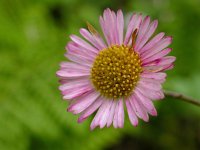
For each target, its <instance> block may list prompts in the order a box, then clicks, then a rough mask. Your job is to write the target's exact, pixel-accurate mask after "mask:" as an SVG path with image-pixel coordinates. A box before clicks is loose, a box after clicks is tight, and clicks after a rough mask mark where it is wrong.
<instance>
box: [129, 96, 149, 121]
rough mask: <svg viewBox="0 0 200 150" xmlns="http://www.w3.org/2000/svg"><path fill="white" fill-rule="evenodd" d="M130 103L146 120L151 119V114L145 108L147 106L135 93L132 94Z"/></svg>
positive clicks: (137, 113) (139, 115) (138, 114)
mask: <svg viewBox="0 0 200 150" xmlns="http://www.w3.org/2000/svg"><path fill="white" fill-rule="evenodd" d="M130 104H131V106H132V108H133V109H134V111H135V113H136V115H137V116H138V117H139V118H141V119H143V120H144V121H146V122H148V121H149V116H148V114H147V112H146V110H145V107H144V106H143V104H142V103H141V102H140V100H138V98H137V97H136V96H135V95H132V96H131V97H130Z"/></svg>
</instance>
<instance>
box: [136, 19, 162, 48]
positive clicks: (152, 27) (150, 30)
mask: <svg viewBox="0 0 200 150" xmlns="http://www.w3.org/2000/svg"><path fill="white" fill-rule="evenodd" d="M157 26H158V20H154V21H153V22H152V23H151V24H150V26H149V28H148V29H147V31H146V33H145V34H144V35H143V37H142V39H141V41H140V42H138V43H136V46H135V50H136V51H140V49H141V48H142V47H143V46H144V44H146V42H147V41H148V40H149V38H150V37H151V36H152V35H153V33H154V32H155V30H156V28H157Z"/></svg>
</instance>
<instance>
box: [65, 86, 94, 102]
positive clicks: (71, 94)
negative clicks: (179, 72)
mask: <svg viewBox="0 0 200 150" xmlns="http://www.w3.org/2000/svg"><path fill="white" fill-rule="evenodd" d="M93 89H94V88H93V87H92V85H91V84H90V83H89V84H85V85H82V86H78V87H72V88H70V89H66V90H64V91H62V94H63V99H66V100H68V99H73V98H76V97H79V96H81V95H83V94H85V93H87V92H89V91H92V90H93Z"/></svg>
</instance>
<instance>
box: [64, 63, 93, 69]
mask: <svg viewBox="0 0 200 150" xmlns="http://www.w3.org/2000/svg"><path fill="white" fill-rule="evenodd" d="M60 67H61V69H74V68H76V69H78V70H83V71H90V67H88V66H82V65H80V64H76V63H73V62H61V63H60Z"/></svg>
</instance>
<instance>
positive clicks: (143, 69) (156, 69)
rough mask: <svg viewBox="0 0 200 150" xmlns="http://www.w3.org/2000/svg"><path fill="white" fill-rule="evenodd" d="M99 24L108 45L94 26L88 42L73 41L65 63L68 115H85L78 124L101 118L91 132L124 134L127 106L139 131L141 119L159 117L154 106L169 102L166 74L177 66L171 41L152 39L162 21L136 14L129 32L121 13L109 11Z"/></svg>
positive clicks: (62, 79)
mask: <svg viewBox="0 0 200 150" xmlns="http://www.w3.org/2000/svg"><path fill="white" fill-rule="evenodd" d="M99 21H100V25H101V28H102V31H103V34H104V37H105V40H104V38H102V36H101V35H100V34H99V32H98V31H97V30H96V29H95V28H94V27H93V26H92V25H90V24H89V23H88V30H87V29H83V28H82V29H80V34H81V35H82V36H83V38H84V39H83V38H80V37H78V36H76V35H71V36H70V38H71V40H72V41H70V42H69V43H68V44H67V46H66V49H67V53H66V54H65V56H66V57H67V58H68V59H69V60H70V62H62V63H61V64H60V70H59V71H58V72H57V75H58V76H59V78H60V83H61V86H60V87H59V89H60V90H61V92H62V94H63V99H66V100H68V101H70V105H69V107H68V111H69V112H72V113H73V114H80V116H79V118H78V122H82V121H84V120H85V119H86V118H88V117H89V116H90V115H91V114H93V113H94V112H96V114H95V117H94V119H93V121H92V123H91V129H94V128H95V127H97V126H100V128H103V127H105V126H107V127H109V126H111V124H113V126H114V127H115V128H122V127H123V125H124V107H125V106H126V107H127V111H128V116H129V119H130V122H131V124H132V125H134V126H137V125H138V118H141V119H142V120H144V121H148V120H149V114H150V115H152V116H156V115H157V112H156V109H155V107H154V105H153V103H152V101H154V100H159V99H162V98H164V94H163V91H162V86H161V84H162V83H163V82H164V81H165V78H166V73H164V71H166V70H169V69H172V68H173V62H174V61H175V57H173V56H166V55H167V54H168V53H169V52H170V51H171V48H167V47H168V46H169V45H170V44H171V42H172V37H169V36H165V34H164V33H163V32H162V33H159V34H157V35H155V36H154V37H152V35H153V33H154V32H155V30H156V28H157V25H158V21H157V20H154V21H152V22H151V21H150V17H149V16H145V17H143V16H142V14H133V15H132V16H131V18H130V20H129V23H128V26H127V27H125V26H124V17H123V14H122V11H121V10H118V11H117V13H114V12H113V11H112V10H110V9H106V10H105V11H104V13H103V17H102V16H100V20H99ZM124 29H126V32H124Z"/></svg>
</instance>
